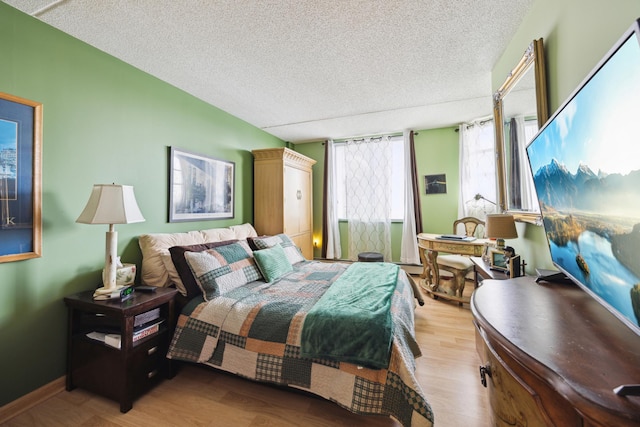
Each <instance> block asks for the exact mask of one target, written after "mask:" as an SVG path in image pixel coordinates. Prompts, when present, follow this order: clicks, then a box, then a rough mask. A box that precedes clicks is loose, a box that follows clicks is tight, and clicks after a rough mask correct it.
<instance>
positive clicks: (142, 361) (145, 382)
mask: <svg viewBox="0 0 640 427" xmlns="http://www.w3.org/2000/svg"><path fill="white" fill-rule="evenodd" d="M176 293H177V291H176V290H175V289H165V288H160V289H158V290H157V291H155V292H153V293H141V292H138V293H134V295H133V297H131V298H129V299H127V300H125V301H115V302H111V301H94V300H93V298H92V295H93V291H86V292H81V293H78V294H75V295H70V296H68V297H65V298H64V301H65V304H66V305H67V308H68V310H69V330H68V338H67V382H66V389H67V390H68V391H71V390H73V389H74V388H76V387H80V388H83V389H86V390H89V391H91V392H94V393H97V394H100V395H102V396H105V397H107V398H110V399H113V400H116V401H118V402H119V403H120V411H121V412H127V411H128V410H129V409H131V407H132V406H133V401H134V399H136V398H137V397H139V396H140V395H142V394H143V393H144V392H146V391H147V390H148V389H149V388H151V387H152V386H153V385H155V384H157V383H158V382H159V381H160V380H161V379H162V378H170V376H171V369H170V363H169V360H167V359H166V357H165V356H166V353H167V349H168V348H169V341H170V339H171V335H172V331H173V329H174V325H175V309H174V297H175V295H176ZM156 308H159V316H158V318H157V319H156V320H154V323H155V322H158V321H160V320H162V323H160V327H159V330H158V331H157V332H155V333H153V334H151V335H149V336H146V337H144V338H141V339H139V340H137V341H135V342H134V341H133V334H134V330H135V328H134V325H135V319H136V316H138V315H143V314H145V313H148V312H149V311H151V310H154V309H156ZM107 326H109V327H115V330H114V331H113V332H115V333H118V334H119V335H120V336H121V346H120V348H119V349H118V348H116V347H113V346H110V345H108V344H105V343H104V342H101V341H99V340H95V339H92V338H89V337H88V336H87V333H90V332H94V331H99V330H101V329H102V330H104V328H105V327H107Z"/></svg>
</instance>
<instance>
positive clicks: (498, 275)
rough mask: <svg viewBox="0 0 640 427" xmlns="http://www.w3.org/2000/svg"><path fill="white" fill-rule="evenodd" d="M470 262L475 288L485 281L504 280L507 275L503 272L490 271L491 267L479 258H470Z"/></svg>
mask: <svg viewBox="0 0 640 427" xmlns="http://www.w3.org/2000/svg"><path fill="white" fill-rule="evenodd" d="M470 258H471V262H473V265H474V271H475V278H476V287H478V285H479V284H480V282H482V281H483V280H485V279H494V280H505V279H508V278H509V275H508V274H507V273H505V272H504V271H500V270H492V269H491V265H490V264H489V263H488V262H486V261H485V260H483V259H482V257H481V256H472V257H470Z"/></svg>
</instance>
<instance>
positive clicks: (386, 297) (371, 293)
mask: <svg viewBox="0 0 640 427" xmlns="http://www.w3.org/2000/svg"><path fill="white" fill-rule="evenodd" d="M399 270H400V268H399V267H398V266H397V265H395V264H391V263H382V262H376V263H360V262H358V263H354V264H352V265H350V266H349V268H347V270H346V271H345V272H344V273H343V274H342V276H340V277H339V278H338V279H337V280H336V281H335V283H333V285H331V287H330V288H329V289H328V290H327V292H326V293H325V294H324V295H323V296H322V298H321V299H320V300H319V301H318V302H317V303H316V304H315V305H314V306H313V307H312V308H311V310H309V313H308V314H307V317H306V319H305V321H304V325H303V327H302V336H301V343H300V344H301V356H302V357H308V358H327V359H333V360H338V361H343V362H349V363H353V364H356V365H361V366H366V367H371V368H377V369H382V368H387V367H388V366H389V354H390V347H391V339H392V334H393V322H392V320H391V298H392V297H393V293H394V290H395V288H396V281H397V279H398V271H399Z"/></svg>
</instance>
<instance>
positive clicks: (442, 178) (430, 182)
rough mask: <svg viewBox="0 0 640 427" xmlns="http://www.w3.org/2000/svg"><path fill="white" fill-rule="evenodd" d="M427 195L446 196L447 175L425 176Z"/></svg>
mask: <svg viewBox="0 0 640 427" xmlns="http://www.w3.org/2000/svg"><path fill="white" fill-rule="evenodd" d="M424 188H425V193H426V194H444V193H446V192H447V175H446V174H444V173H441V174H437V175H425V176H424Z"/></svg>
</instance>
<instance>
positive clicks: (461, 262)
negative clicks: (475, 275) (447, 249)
mask: <svg viewBox="0 0 640 427" xmlns="http://www.w3.org/2000/svg"><path fill="white" fill-rule="evenodd" d="M436 260H437V262H438V265H439V266H446V267H450V268H455V269H458V270H467V269H469V268H473V262H471V260H470V259H469V257H466V256H463V255H438V258H436Z"/></svg>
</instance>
